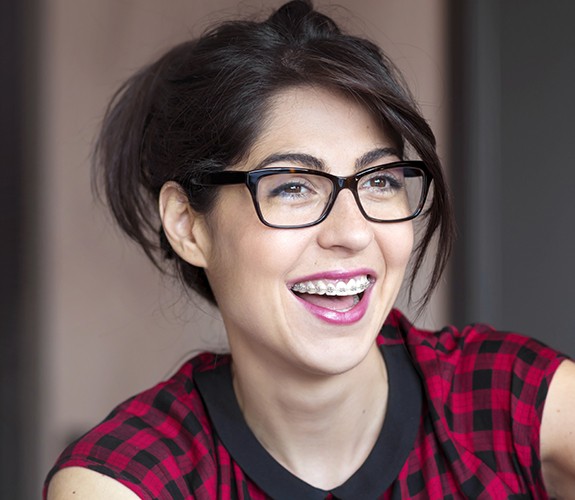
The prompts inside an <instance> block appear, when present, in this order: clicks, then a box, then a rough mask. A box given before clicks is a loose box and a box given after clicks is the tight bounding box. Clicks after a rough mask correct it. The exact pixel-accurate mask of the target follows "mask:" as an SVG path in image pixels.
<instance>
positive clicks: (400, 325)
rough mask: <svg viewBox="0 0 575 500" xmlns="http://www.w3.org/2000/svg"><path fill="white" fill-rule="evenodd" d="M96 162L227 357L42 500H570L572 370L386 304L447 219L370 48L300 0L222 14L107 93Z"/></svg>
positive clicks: (423, 137)
mask: <svg viewBox="0 0 575 500" xmlns="http://www.w3.org/2000/svg"><path fill="white" fill-rule="evenodd" d="M410 158H416V160H413V159H410ZM97 159H98V160H99V161H98V165H99V167H98V168H99V169H100V170H99V171H98V174H99V175H100V176H101V179H102V180H103V183H104V186H105V190H106V195H107V199H108V201H109V204H110V207H111V209H112V211H113V213H114V215H115V217H116V219H117V221H118V223H119V224H120V226H121V227H122V228H123V229H124V230H125V232H126V233H127V234H128V235H129V236H130V237H132V238H133V239H135V240H136V241H137V242H138V243H139V244H140V245H141V246H142V247H143V249H144V250H145V251H146V253H147V254H148V256H149V257H150V258H151V259H152V260H153V261H154V262H155V263H156V264H157V265H158V266H159V267H161V266H162V265H163V263H164V260H170V261H172V262H173V265H174V266H175V269H176V270H177V272H178V273H179V275H180V276H181V278H182V281H183V282H184V283H185V284H186V286H188V287H190V288H191V289H193V290H195V291H196V292H197V293H199V294H200V295H201V296H203V297H205V298H206V299H208V300H210V301H212V302H213V303H214V304H216V305H217V306H218V308H219V310H220V311H221V314H222V318H223V320H224V324H225V328H226V333H227V336H228V339H229V345H230V353H231V355H230V356H221V355H215V354H209V353H205V354H202V355H200V356H197V357H195V358H193V359H192V360H190V361H189V362H188V363H186V364H185V365H184V366H183V367H182V369H181V370H180V371H179V372H178V373H177V374H176V375H175V376H174V377H172V378H171V379H170V380H168V381H166V382H163V383H161V384H159V385H158V386H156V387H154V388H152V389H150V390H149V391H146V392H144V393H142V394H140V395H137V396H135V397H134V398H132V399H130V400H128V401H127V402H125V403H124V404H122V405H120V406H119V407H118V408H116V409H115V410H114V411H113V412H112V413H111V414H110V416H109V417H108V418H107V419H106V420H105V421H104V422H102V423H101V424H100V425H98V426H97V427H96V428H94V429H93V430H91V431H90V432H88V433H87V434H86V435H85V436H83V437H82V438H80V439H79V440H78V441H77V442H76V443H74V444H72V445H71V446H70V447H69V448H68V449H67V450H66V451H65V452H64V453H63V454H62V456H61V457H60V459H59V460H58V462H57V464H56V466H55V467H54V469H53V470H52V472H51V473H50V475H49V477H48V481H47V484H48V487H47V496H48V498H49V499H67V498H75V499H78V498H117V499H124V498H125V499H133V498H146V499H150V498H165V499H168V498H269V497H271V498H290V499H293V498H318V499H320V498H353V499H356V498H476V497H478V498H479V497H480V498H511V497H513V498H526V497H535V498H545V497H546V496H547V495H548V494H549V495H555V496H559V497H564V498H569V495H572V496H573V492H574V491H575V452H574V449H575V435H574V434H575V433H574V432H573V431H574V430H575V402H574V401H573V399H574V398H573V397H572V395H573V394H575V365H574V364H573V363H572V362H571V361H568V360H566V359H565V357H564V356H562V355H560V354H559V353H556V352H555V351H553V350H551V349H549V348H547V347H546V346H543V345H541V344H539V343H537V342H535V341H533V340H530V339H527V338H525V337H522V336H519V335H511V334H503V333H500V332H496V331H493V330H491V329H489V328H488V327H485V326H481V325H476V326H474V327H469V328H466V329H465V330H463V331H461V332H459V331H457V330H455V329H454V328H445V329H444V330H442V331H441V332H437V333H431V332H424V331H419V330H416V329H415V328H413V327H412V326H411V325H410V324H409V322H408V321H407V320H406V319H405V318H404V317H403V316H402V315H401V314H400V313H399V312H398V311H396V310H393V309H392V308H393V304H394V301H395V299H396V297H397V294H398V292H399V289H400V286H401V284H402V282H403V281H404V278H405V274H406V269H407V267H408V265H409V264H410V261H411V259H413V266H412V267H411V269H412V270H413V272H412V276H411V277H410V279H411V283H413V278H414V275H415V274H416V273H417V271H418V270H419V268H420V265H421V262H422V259H423V257H424V255H425V252H426V250H427V248H428V246H429V243H430V240H431V238H432V237H433V236H434V235H435V234H436V233H437V235H438V238H439V252H438V254H437V256H436V258H435V265H434V270H433V273H432V276H431V280H430V284H429V287H428V290H427V292H426V295H425V297H424V302H425V300H426V299H427V298H429V294H430V293H431V291H432V290H433V288H434V286H435V285H436V284H437V281H438V279H439V277H440V275H441V272H442V270H443V268H444V266H445V263H446V260H447V257H448V254H449V249H450V246H451V240H452V236H453V225H452V216H451V208H450V204H449V198H448V195H447V190H446V186H445V182H444V178H443V174H442V172H441V168H440V163H439V160H438V157H437V154H436V152H435V140H434V137H433V134H432V132H431V131H430V129H429V127H428V125H427V124H426V122H425V120H424V119H423V118H422V117H421V115H420V114H419V112H418V110H417V108H416V106H415V104H414V103H413V101H412V99H411V97H410V95H409V93H408V92H407V90H406V89H405V87H403V86H402V84H401V83H400V79H399V77H398V75H397V74H396V72H395V70H394V68H393V66H392V65H391V63H390V62H389V61H388V60H387V59H386V58H385V57H384V56H383V55H382V54H381V53H380V51H379V49H378V48H377V47H375V46H374V45H372V44H371V43H369V42H367V41H366V40H363V39H359V38H356V37H352V36H348V35H345V34H342V33H341V32H340V30H339V29H338V28H337V26H336V25H335V24H334V23H333V21H332V20H331V19H329V18H327V17H325V16H323V15H321V14H319V13H318V12H315V11H314V10H313V9H312V6H311V5H310V4H309V3H308V2H306V1H294V2H290V3H288V4H286V5H285V6H283V7H282V8H280V9H279V10H278V11H277V12H275V13H274V14H273V15H272V16H271V17H270V18H269V19H268V20H266V21H264V22H261V23H255V22H243V21H239V22H231V23H225V24H222V25H220V26H218V27H217V28H215V29H214V30H212V31H210V32H208V33H207V34H205V35H204V36H203V37H201V38H199V39H197V40H193V41H191V42H188V43H185V44H182V45H180V46H178V47H176V48H174V49H173V50H171V51H170V52H169V53H167V54H166V55H165V56H163V57H162V58H161V59H160V60H158V61H157V62H156V63H154V64H152V65H151V66H149V67H147V68H145V69H143V70H142V71H141V72H139V73H138V74H136V75H135V76H134V77H133V78H132V79H130V80H129V81H128V82H127V83H126V84H125V85H124V86H123V87H122V88H121V89H120V91H119V92H118V94H117V95H116V97H115V99H114V100H113V102H112V104H111V106H110V108H109V110H108V113H107V116H106V119H105V123H104V126H103V130H102V133H101V136H100V140H99V143H98V148H97ZM428 191H430V192H431V194H429V196H428ZM157 206H159V211H158V212H159V219H160V221H161V229H160V230H159V234H158V227H159V221H158V219H157V215H156V211H157V209H156V207H157ZM416 217H419V218H420V219H419V220H422V221H423V222H424V223H425V225H424V229H423V233H422V235H421V237H420V238H419V239H418V241H417V242H416V241H415V238H414V229H413V220H414V219H415V218H416Z"/></svg>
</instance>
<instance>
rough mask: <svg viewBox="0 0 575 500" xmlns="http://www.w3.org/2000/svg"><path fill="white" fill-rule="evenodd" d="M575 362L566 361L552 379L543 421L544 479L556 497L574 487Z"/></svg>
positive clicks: (564, 496)
mask: <svg viewBox="0 0 575 500" xmlns="http://www.w3.org/2000/svg"><path fill="white" fill-rule="evenodd" d="M574 394H575V363H573V362H572V361H565V362H564V363H562V364H561V366H560V367H559V369H558V370H557V374H556V375H555V377H554V378H553V381H552V382H551V386H550V388H549V395H548V398H547V401H546V403H545V408H544V410H543V421H542V423H541V460H542V465H543V474H544V477H545V483H546V485H547V487H548V488H549V492H550V493H552V494H553V495H556V496H557V498H567V494H568V493H569V492H573V491H575V452H574V450H575V398H574V397H573V395H574Z"/></svg>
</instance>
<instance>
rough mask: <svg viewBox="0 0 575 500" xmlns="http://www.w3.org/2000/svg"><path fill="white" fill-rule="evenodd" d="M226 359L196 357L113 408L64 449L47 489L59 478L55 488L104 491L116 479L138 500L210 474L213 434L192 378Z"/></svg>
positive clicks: (52, 471) (155, 495)
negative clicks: (96, 485) (85, 486)
mask: <svg viewBox="0 0 575 500" xmlns="http://www.w3.org/2000/svg"><path fill="white" fill-rule="evenodd" d="M226 358H227V357H220V358H218V357H216V356H215V355H211V354H202V355H200V356H198V357H196V358H194V359H192V360H190V361H189V362H187V363H186V364H184V366H183V367H182V368H181V369H180V370H179V371H178V372H177V373H176V374H175V375H174V376H173V377H171V378H170V379H169V380H167V381H165V382H162V383H160V384H158V385H156V386H155V387H152V388H151V389H149V390H147V391H144V392H142V393H140V394H138V395H136V396H134V397H132V398H130V399H128V400H127V401H125V402H124V403H122V404H121V405H119V406H118V407H117V408H115V409H114V410H113V411H112V412H111V413H110V414H109V415H108V416H107V417H106V418H105V419H104V420H103V421H102V422H101V423H100V424H98V425H97V426H96V427H94V428H93V429H91V430H90V431H88V432H87V433H86V434H84V435H83V436H82V437H81V438H79V439H78V440H77V441H75V442H74V443H72V444H70V446H68V448H66V450H64V452H63V453H62V454H61V456H60V457H59V459H58V461H57V462H56V464H55V466H54V467H53V469H52V470H51V471H50V473H49V475H48V477H47V479H46V484H48V483H50V489H51V488H52V481H53V480H54V481H55V480H57V478H60V479H58V481H59V483H56V484H64V485H66V486H68V485H69V484H75V483H73V482H72V483H70V481H76V480H78V479H79V480H81V481H84V482H85V481H91V483H90V484H92V482H94V481H96V482H98V481H100V483H102V484H103V486H106V487H107V485H109V481H112V480H116V481H119V482H120V483H124V484H129V485H131V487H132V489H133V490H134V491H136V492H137V493H138V495H139V496H140V497H142V498H156V497H157V496H158V495H160V493H161V492H162V488H164V487H165V485H166V484H168V483H170V484H171V485H172V484H179V483H181V484H182V485H183V486H182V487H183V488H185V487H186V486H185V485H186V481H187V480H186V478H185V475H186V474H191V475H193V474H194V470H195V469H196V468H198V467H199V468H203V469H204V470H211V453H210V450H211V449H212V448H213V447H214V445H213V432H212V428H211V423H210V419H209V418H208V416H207V412H206V410H205V407H204V405H203V402H202V398H201V396H200V394H199V392H198V390H197V387H196V384H195V382H194V374H195V373H197V372H201V371H206V370H209V369H211V368H212V367H215V366H218V365H219V364H221V363H224V362H227V359H226ZM68 468H69V469H70V470H69V471H66V470H67V469H68ZM79 468H82V469H85V470H82V469H80V472H78V470H79ZM87 469H90V471H91V472H92V473H90V471H88V472H87V471H86V470H87ZM64 471H66V472H64ZM102 476H103V477H104V478H106V479H102ZM107 480H109V481H107ZM60 481H64V482H63V483H60ZM174 487H175V486H174ZM63 498H66V497H63ZM76 498H77V497H76ZM100 498H101V497H100ZM119 498H123V497H119Z"/></svg>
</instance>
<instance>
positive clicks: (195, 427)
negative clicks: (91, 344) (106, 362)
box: [45, 311, 564, 500]
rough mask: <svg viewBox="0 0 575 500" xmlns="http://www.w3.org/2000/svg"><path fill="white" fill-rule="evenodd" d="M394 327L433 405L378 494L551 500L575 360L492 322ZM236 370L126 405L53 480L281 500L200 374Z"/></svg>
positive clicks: (68, 456)
mask: <svg viewBox="0 0 575 500" xmlns="http://www.w3.org/2000/svg"><path fill="white" fill-rule="evenodd" d="M386 325H387V326H386V327H384V328H383V329H382V334H381V335H380V336H379V337H378V344H379V345H381V346H383V348H384V349H385V346H394V345H401V344H403V345H405V347H406V348H407V351H408V353H409V357H410V359H411V361H412V363H413V365H414V367H415V369H416V371H417V373H418V374H419V376H420V379H421V383H422V388H423V404H422V406H421V415H420V417H419V420H420V424H419V429H418V431H417V433H416V437H415V441H414V443H413V445H412V447H411V448H410V451H409V450H408V453H407V457H408V458H407V460H406V461H405V463H404V464H403V466H402V467H401V470H400V472H399V474H398V475H397V477H396V478H395V480H393V481H392V483H391V484H390V485H389V487H387V488H386V490H385V491H381V492H380V493H378V494H377V495H374V498H376V497H377V498H381V499H398V498H413V499H424V498H432V499H435V498H442V499H450V498H451V499H460V498H511V499H520V498H538V499H544V498H547V495H546V493H545V490H544V486H543V482H542V477H541V470H540V460H539V430H540V423H541V415H542V411H543V405H544V402H545V397H546V394H547V389H548V386H549V383H550V381H551V378H552V376H553V374H554V372H555V370H556V369H557V367H558V365H559V364H560V362H561V361H562V360H563V359H564V356H562V355H560V354H558V353H557V352H555V351H553V350H552V349H549V348H548V347H546V346H544V345H542V344H540V343H539V342H537V341H534V340H531V339H528V338H525V337H522V336H519V335H515V334H506V333H500V332H497V331H494V330H493V329H491V328H489V327H487V326H484V325H475V326H470V327H467V328H465V329H464V330H462V331H458V330H456V329H455V328H451V327H449V328H445V329H443V330H441V331H440V332H433V333H432V332H427V331H422V330H418V329H415V328H413V327H412V325H411V324H410V323H409V322H408V321H407V320H406V319H405V318H404V317H403V316H402V315H401V314H400V313H399V312H398V311H392V313H391V314H390V316H389V318H388V320H387V322H386ZM229 362H230V358H229V356H216V355H214V354H208V353H205V354H202V355H200V356H197V357H195V358H194V359H192V360H190V361H189V362H187V363H186V364H185V365H184V366H183V367H182V368H181V369H180V371H179V372H178V373H176V374H175V375H174V376H173V377H172V378H171V379H169V380H168V381H166V382H163V383H161V384H159V385H157V386H156V387H154V388H152V389H150V390H148V391H146V392H143V393H141V394H139V395H137V396H135V397H134V398H132V399H130V400H128V401H126V402H125V403H123V404H122V405H120V406H119V407H117V408H116V409H115V410H114V411H113V412H112V413H111V414H110V415H109V416H108V417H107V418H106V419H105V420H104V421H103V422H102V423H101V424H99V425H98V426H97V427H95V428H94V429H92V430H91V431H89V432H88V433H87V434H85V435H84V436H83V437H82V438H80V439H79V440H78V441H76V442H75V443H73V444H72V445H70V446H69V447H68V448H67V449H66V450H65V451H64V452H63V454H62V455H61V456H60V458H59V459H58V461H57V463H56V465H55V466H54V468H53V469H52V471H51V472H50V474H49V475H48V478H47V481H46V484H48V482H49V480H50V478H51V477H52V476H53V474H54V473H55V472H57V471H58V470H60V469H62V468H64V467H70V466H81V467H87V468H89V469H92V470H95V471H98V472H101V473H103V474H105V475H107V476H110V477H112V478H114V479H116V480H117V481H120V482H121V483H123V484H124V485H126V486H127V487H128V488H130V489H131V490H132V491H134V492H135V493H137V494H138V495H139V496H140V497H141V498H143V499H156V498H157V499H166V500H167V499H170V500H171V499H189V498H195V499H216V498H218V499H228V498H237V499H263V498H270V495H269V494H267V493H266V492H264V491H263V490H262V489H261V488H260V487H259V486H258V484H256V482H254V480H252V479H251V478H249V477H247V475H246V474H245V472H244V470H243V469H242V467H241V466H240V465H239V464H238V463H236V462H235V461H234V459H233V458H232V456H231V454H230V453H229V452H228V450H227V449H226V448H225V446H224V445H223V444H222V442H221V441H220V439H219V438H218V434H217V432H215V430H214V427H213V423H212V421H211V419H210V418H209V416H208V412H207V411H206V408H205V405H204V402H203V399H202V397H201V395H200V393H199V391H198V388H197V386H196V384H195V382H194V373H196V374H197V373H198V372H205V371H208V370H213V369H214V368H215V367H216V366H220V365H222V364H226V363H229ZM384 427H385V426H384ZM385 468H386V463H382V464H381V470H382V471H383V470H385ZM374 473H375V474H377V471H374ZM310 491H311V490H310ZM314 491H315V492H316V493H317V492H318V491H319V490H317V489H314ZM45 493H46V488H45ZM285 497H286V498H290V495H289V492H288V491H286V492H285ZM310 498H317V495H315V496H314V495H311V494H310ZM325 498H335V495H333V494H331V493H329V492H326V494H325Z"/></svg>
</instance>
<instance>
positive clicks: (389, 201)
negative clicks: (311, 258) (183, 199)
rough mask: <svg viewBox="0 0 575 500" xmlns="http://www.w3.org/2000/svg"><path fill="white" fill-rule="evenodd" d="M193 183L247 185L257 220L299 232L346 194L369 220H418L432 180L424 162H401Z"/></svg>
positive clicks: (273, 171)
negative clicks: (339, 172) (350, 170)
mask: <svg viewBox="0 0 575 500" xmlns="http://www.w3.org/2000/svg"><path fill="white" fill-rule="evenodd" d="M191 183H192V184H193V185H196V186H222V185H229V184H245V185H246V186H247V187H248V189H249V191H250V193H251V196H252V200H253V202H254V206H255V209H256V212H257V215H258V217H259V219H260V220H261V221H262V222H263V223H264V224H265V225H266V226H270V227H275V228H285V229H295V228H301V227H308V226H313V225H315V224H319V223H320V222H321V221H323V220H324V219H325V218H326V217H327V216H328V215H329V213H330V211H331V209H332V208H333V205H334V203H335V200H336V199H337V195H338V194H339V193H340V191H342V190H343V189H349V190H350V191H351V192H352V193H353V196H354V198H355V201H356V202H357V206H358V207H359V210H360V212H361V213H362V214H363V216H364V217H365V218H366V219H367V220H370V221H373V222H403V221H407V220H411V219H414V218H415V217H417V216H418V215H419V214H420V213H421V211H422V209H423V205H424V203H425V199H426V197H427V192H428V190H429V184H430V175H429V171H428V169H427V167H426V165H425V164H424V163H423V162H422V161H399V162H393V163H387V164H385V165H379V166H376V167H370V168H368V169H366V170H362V171H361V172H358V173H357V174H355V175H351V176H349V177H338V176H335V175H331V174H328V173H326V172H322V171H318V170H311V169H306V168H285V167H280V168H262V169H258V170H251V171H248V172H243V171H237V170H224V171H221V172H212V173H209V174H206V175H204V176H202V177H201V178H199V179H197V180H192V181H191Z"/></svg>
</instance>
